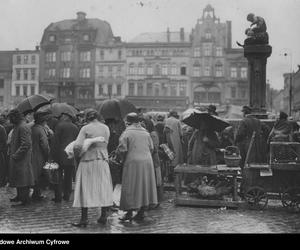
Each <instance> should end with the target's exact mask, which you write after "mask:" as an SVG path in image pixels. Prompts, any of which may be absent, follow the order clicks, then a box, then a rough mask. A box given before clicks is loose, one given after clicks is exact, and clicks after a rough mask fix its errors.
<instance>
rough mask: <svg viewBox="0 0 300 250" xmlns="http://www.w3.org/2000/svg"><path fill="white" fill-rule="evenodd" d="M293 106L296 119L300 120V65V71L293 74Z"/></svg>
mask: <svg viewBox="0 0 300 250" xmlns="http://www.w3.org/2000/svg"><path fill="white" fill-rule="evenodd" d="M292 101H293V102H292V105H293V113H294V117H295V118H297V120H299V119H300V65H298V70H297V71H296V72H295V73H293V79H292Z"/></svg>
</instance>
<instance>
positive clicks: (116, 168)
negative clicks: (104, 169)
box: [108, 151, 123, 185]
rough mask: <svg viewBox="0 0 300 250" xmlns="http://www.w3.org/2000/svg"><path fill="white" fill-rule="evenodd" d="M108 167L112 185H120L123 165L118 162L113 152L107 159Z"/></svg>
mask: <svg viewBox="0 0 300 250" xmlns="http://www.w3.org/2000/svg"><path fill="white" fill-rule="evenodd" d="M108 165H109V169H110V174H111V178H112V182H113V185H116V184H121V183H122V174H123V171H122V170H123V164H122V163H121V162H120V161H119V160H118V157H117V154H116V152H115V151H113V152H111V154H110V155H109V159H108Z"/></svg>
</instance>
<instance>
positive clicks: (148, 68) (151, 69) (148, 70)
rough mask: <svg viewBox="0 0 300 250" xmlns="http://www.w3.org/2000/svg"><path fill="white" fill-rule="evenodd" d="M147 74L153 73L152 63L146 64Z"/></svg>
mask: <svg viewBox="0 0 300 250" xmlns="http://www.w3.org/2000/svg"><path fill="white" fill-rule="evenodd" d="M147 75H153V68H152V65H150V64H149V65H147Z"/></svg>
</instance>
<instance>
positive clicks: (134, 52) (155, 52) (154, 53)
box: [127, 49, 187, 56]
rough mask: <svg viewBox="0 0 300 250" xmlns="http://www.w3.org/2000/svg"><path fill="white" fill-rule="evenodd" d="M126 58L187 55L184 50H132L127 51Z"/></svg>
mask: <svg viewBox="0 0 300 250" xmlns="http://www.w3.org/2000/svg"><path fill="white" fill-rule="evenodd" d="M127 55H128V56H180V55H181V56H182V55H187V50H184V49H146V50H140V49H132V50H128V52H127Z"/></svg>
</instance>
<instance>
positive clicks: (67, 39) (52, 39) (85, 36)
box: [48, 34, 90, 43]
mask: <svg viewBox="0 0 300 250" xmlns="http://www.w3.org/2000/svg"><path fill="white" fill-rule="evenodd" d="M48 40H49V42H55V41H56V40H57V37H56V35H49V37H48ZM82 40H83V41H89V40H90V35H89V34H83V35H82ZM64 41H65V42H67V43H68V42H72V38H71V37H65V38H64Z"/></svg>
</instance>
